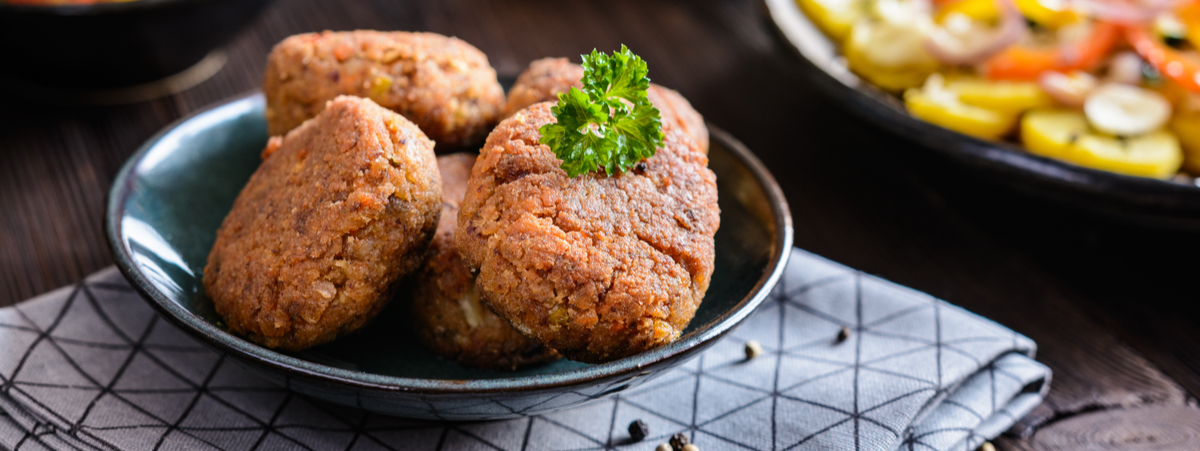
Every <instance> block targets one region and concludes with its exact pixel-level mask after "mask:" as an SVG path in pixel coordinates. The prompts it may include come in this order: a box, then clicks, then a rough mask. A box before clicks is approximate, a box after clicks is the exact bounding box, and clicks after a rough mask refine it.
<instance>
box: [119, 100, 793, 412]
mask: <svg viewBox="0 0 1200 451" xmlns="http://www.w3.org/2000/svg"><path fill="white" fill-rule="evenodd" d="M710 127H711V126H710ZM710 130H711V132H712V144H711V147H712V149H711V150H710V154H709V158H710V165H709V166H710V167H711V168H712V169H713V171H714V172H716V174H717V185H718V189H719V194H720V205H721V228H720V230H719V231H718V232H717V237H716V247H717V255H716V270H715V271H714V273H713V277H712V284H711V287H710V288H709V290H708V293H707V295H706V296H705V298H704V302H703V303H702V304H701V306H700V309H699V311H697V312H696V317H695V319H693V320H692V322H691V324H690V326H689V327H688V329H687V330H685V331H684V334H683V336H682V337H680V339H679V340H677V341H675V342H674V343H671V344H670V345H667V346H663V347H661V348H657V349H654V350H651V351H647V352H644V353H641V354H638V355H635V356H632V357H628V358H625V359H621V360H617V361H614V362H609V363H604V364H598V365H589V364H584V363H579V362H572V361H559V362H556V363H552V364H548V365H544V366H540V367H535V368H531V369H527V370H523V371H518V372H511V373H502V372H493V371H485V370H476V369H469V368H465V367H462V366H460V365H458V364H457V363H455V362H452V361H447V360H443V359H441V358H439V357H437V356H435V355H433V354H431V353H429V352H427V351H425V350H424V349H423V348H422V347H421V346H420V344H419V343H418V342H417V340H416V338H415V337H414V336H413V335H412V334H411V332H410V331H409V328H408V327H407V321H406V318H404V310H405V309H403V308H396V307H397V306H401V305H403V304H404V303H405V299H403V296H404V292H405V290H403V289H402V290H400V291H401V294H400V295H399V296H400V298H398V299H396V300H395V302H393V303H392V305H391V307H390V308H389V309H387V310H385V311H384V313H383V314H382V315H381V316H380V317H379V318H378V319H377V320H376V321H375V322H373V323H372V324H371V325H370V326H368V327H366V328H364V329H363V330H362V331H360V332H359V333H357V334H354V335H351V336H348V337H344V338H342V339H339V340H337V341H335V342H333V343H330V344H326V345H322V346H318V347H314V348H311V349H308V350H305V351H303V352H298V353H282V352H277V351H273V350H270V349H267V348H263V347H260V346H258V345H256V344H254V343H251V342H249V341H246V340H243V339H242V338H239V337H238V336H236V335H233V334H231V333H229V332H228V331H226V330H225V329H224V328H223V327H222V326H221V324H222V323H221V319H220V317H218V316H217V315H216V313H215V312H214V310H213V307H212V302H211V301H210V300H209V298H208V297H207V296H205V294H204V287H203V285H202V283H201V274H202V271H203V270H204V263H205V261H206V259H207V257H208V252H209V249H210V248H211V247H212V243H213V240H214V239H215V236H216V231H217V228H218V227H219V226H220V225H221V220H222V219H224V217H225V215H226V213H228V212H229V209H230V207H231V206H232V205H233V200H234V198H235V197H237V194H238V192H239V191H240V190H241V189H242V186H243V185H244V184H245V183H246V181H247V180H248V179H249V178H250V174H251V173H253V172H254V170H255V168H257V167H258V163H259V152H261V151H262V148H263V146H265V145H266V142H267V131H266V121H265V119H264V118H263V98H262V96H261V95H258V94H255V95H250V96H246V97H242V98H240V99H236V100H233V101H231V102H229V103H225V104H223V105H220V106H217V107H215V108H212V109H209V110H207V111H204V112H201V113H199V114H196V115H194V116H192V117H190V118H187V119H184V120H182V121H180V122H178V123H176V124H174V125H171V126H170V127H167V129H166V130H165V131H163V132H161V133H159V134H158V135H157V136H155V137H153V138H151V139H150V141H149V142H147V143H146V145H144V146H143V147H142V148H141V150H139V151H138V152H137V153H136V154H134V156H133V157H132V158H130V160H129V162H127V163H126V164H125V167H124V168H122V169H121V172H120V174H118V175H117V179H116V181H115V182H114V183H113V188H112V192H111V193H110V194H109V196H110V197H109V203H108V212H107V218H106V223H105V224H106V228H107V233H108V239H109V245H110V246H111V247H112V250H113V254H114V256H115V258H116V261H117V266H118V267H120V269H121V272H123V273H124V274H125V277H127V278H128V279H129V280H130V281H131V282H132V283H133V285H134V287H136V288H137V289H138V290H139V292H141V294H142V295H143V296H144V297H145V298H146V300H147V301H148V302H150V304H151V305H153V306H154V307H155V308H157V309H158V311H159V312H160V313H161V314H162V315H163V316H165V317H167V318H168V319H170V320H171V321H173V322H174V323H175V324H176V325H178V326H179V327H181V328H182V329H184V330H186V331H188V332H190V333H192V334H193V335H195V336H196V337H198V338H200V339H201V340H202V341H204V342H206V343H208V344H210V345H211V346H212V347H214V348H216V349H217V350H219V351H221V352H224V353H227V354H228V355H230V356H232V357H235V361H237V362H239V363H241V364H242V365H243V366H245V367H246V368H248V369H250V370H251V371H253V372H255V373H257V374H259V375H261V376H263V377H265V378H267V379H270V380H273V381H275V382H278V383H279V384H281V385H284V386H287V387H290V388H292V389H293V390H295V391H297V392H299V393H302V394H306V395H309V396H312V397H315V398H320V399H324V400H327V401H331V402H335V403H339V404H344V405H349V406H358V407H361V408H364V409H367V410H371V411H375V412H380V413H385V414H390V415H397V416H405V417H413V418H430V419H449V420H482V419H498V418H508V417H515V416H521V415H532V414H538V413H543V412H548V411H552V410H557V409H563V408H567V407H572V406H576V405H579V404H582V403H585V402H588V401H591V400H595V399H599V398H601V397H604V396H606V395H609V394H612V393H616V392H619V391H622V390H625V389H628V388H631V387H635V386H637V385H640V384H641V383H643V382H645V381H647V380H649V379H651V378H652V377H654V376H655V375H656V374H658V373H659V372H661V371H663V370H666V369H668V368H671V367H673V366H676V365H679V364H681V363H683V362H685V361H687V360H688V359H690V358H691V357H694V356H696V355H697V354H698V353H699V352H700V351H702V350H704V349H706V348H708V347H709V346H712V345H713V344H714V343H716V342H717V340H719V339H720V338H721V337H723V336H725V335H726V334H728V333H729V332H730V331H732V330H733V329H734V328H735V327H737V325H738V323H740V322H741V321H742V320H743V319H745V318H746V317H747V316H748V315H750V313H751V312H753V311H754V309H755V308H756V307H758V305H759V304H760V303H762V301H763V299H764V298H765V297H766V296H767V294H768V292H769V291H770V290H771V288H772V287H774V286H775V282H776V281H777V280H778V278H779V275H780V273H781V272H782V271H783V267H784V265H785V264H786V263H787V257H788V251H789V249H791V246H792V219H791V215H790V213H789V212H788V207H787V203H786V201H785V200H784V198H783V194H782V193H781V192H780V190H779V187H778V186H776V184H775V181H774V179H772V177H771V175H770V174H769V173H768V172H767V170H766V169H765V168H764V167H763V166H762V164H761V163H759V161H758V159H756V158H755V157H754V156H753V155H751V153H750V151H749V150H747V149H746V148H745V147H744V146H742V144H741V143H738V142H737V141H736V140H734V139H733V138H732V137H730V136H729V135H728V134H726V133H724V132H722V131H721V130H719V129H716V128H711V129H710Z"/></svg>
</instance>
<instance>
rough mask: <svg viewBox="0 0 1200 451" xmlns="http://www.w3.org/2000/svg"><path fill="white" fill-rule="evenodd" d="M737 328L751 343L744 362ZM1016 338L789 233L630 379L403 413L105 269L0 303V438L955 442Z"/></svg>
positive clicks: (994, 393)
mask: <svg viewBox="0 0 1200 451" xmlns="http://www.w3.org/2000/svg"><path fill="white" fill-rule="evenodd" d="M843 328H847V329H848V331H849V333H848V334H843V336H842V337H841V339H839V332H840V331H842V329H843ZM750 340H754V341H757V342H759V343H761V345H762V347H763V349H764V352H763V353H762V355H760V356H758V357H757V358H754V359H750V360H747V359H746V358H745V355H744V345H745V344H746V343H747V342H748V341H750ZM1033 353H1034V343H1033V342H1032V341H1031V340H1029V339H1028V338H1026V337H1024V336H1021V335H1019V334H1017V333H1016V332H1013V331H1011V330H1008V329H1006V328H1004V327H1002V326H1000V325H998V324H996V323H993V322H991V321H988V320H986V319H984V318H980V317H978V316H976V315H974V314H971V313H970V312H967V311H965V310H962V309H960V308H958V307H955V306H953V305H950V304H947V303H945V302H943V301H940V300H937V299H934V298H932V297H930V296H929V295H926V294H923V293H920V292H917V291H914V290H911V289H908V288H905V287H902V286H899V285H895V284H892V283H890V282H887V281H884V280H881V279H879V278H876V277H872V276H870V275H865V274H862V273H860V272H857V271H854V270H852V269H849V268H846V267H845V266H842V265H839V264H837V263H833V262H830V261H828V260H825V259H824V258H821V257H818V256H816V255H813V254H810V253H807V252H804V251H801V250H794V251H793V253H792V256H791V263H790V264H789V265H788V267H787V269H786V272H785V274H784V277H783V278H782V280H781V282H780V284H779V285H778V286H777V287H776V288H775V290H774V291H773V293H772V295H771V297H770V298H769V299H768V300H767V301H766V302H765V303H764V304H763V306H762V307H761V308H760V309H759V311H758V312H756V313H755V314H754V315H753V316H752V317H751V318H749V319H748V320H747V321H746V323H745V324H743V325H742V326H741V327H740V328H739V329H738V330H737V331H736V332H735V333H734V334H733V335H732V336H731V337H728V338H727V339H725V340H723V341H722V342H720V343H718V344H717V345H715V346H714V347H713V348H712V349H710V350H708V351H706V352H705V353H704V354H702V355H701V356H700V357H698V358H696V359H694V360H692V361H691V362H689V363H687V364H685V365H682V366H681V367H679V368H676V369H673V370H671V371H668V372H667V373H666V374H663V375H661V376H660V377H658V378H657V379H655V380H652V381H650V382H647V383H645V384H643V385H642V386H640V387H638V388H637V389H635V390H631V391H630V392H623V393H620V394H617V395H614V396H611V397H609V398H604V399H602V400H599V401H596V402H593V403H591V404H588V405H585V406H583V407H579V408H576V409H572V410H566V411H562V412H557V413H553V414H547V415H540V416H536V417H529V418H522V419H517V420H508V421H498V422H481V423H439V422H427V421H412V420H404V419H397V418H390V417H384V416H380V415H374V414H370V413H367V412H363V411H360V410H355V409H350V408H345V407H340V406H332V405H328V404H324V403H321V402H317V401H312V400H308V399H306V398H304V397H302V396H299V395H296V394H293V393H291V392H289V391H287V390H286V389H283V388H281V387H278V386H275V385H272V384H269V383H267V382H265V381H263V380H261V379H258V378H257V377H255V376H253V375H251V374H249V373H248V372H246V371H245V370H243V369H242V368H240V367H239V366H238V365H237V364H236V363H235V362H234V361H233V360H232V359H227V358H225V357H224V356H222V355H219V354H217V353H215V352H213V351H212V350H210V349H208V348H206V347H204V346H202V345H200V344H199V343H198V342H197V341H195V340H193V339H192V338H191V337H189V336H187V335H186V334H185V333H183V332H181V331H180V330H178V329H176V328H175V327H174V326H172V325H171V324H170V323H168V322H167V321H165V320H163V319H161V318H159V317H158V315H157V314H155V312H154V311H153V310H152V309H151V308H150V307H149V306H148V305H147V304H146V303H145V302H144V301H143V300H142V299H141V298H139V296H138V295H137V294H136V293H135V292H134V291H133V290H132V289H131V288H130V287H129V285H128V284H127V283H126V281H125V280H124V278H122V277H121V275H120V274H119V273H118V272H117V271H116V270H115V269H111V268H110V269H107V270H104V271H101V272H99V273H97V274H95V275H93V276H91V277H88V278H87V279H86V280H84V281H81V282H80V283H79V284H78V285H75V286H73V287H67V288H62V289H59V290H57V291H54V292H51V293H49V294H46V295H43V296H40V297H38V298H36V299H32V300H29V301H27V302H24V303H21V304H18V305H17V306H16V307H10V308H5V309H0V449H14V450H22V451H24V450H42V449H55V450H57V449H92V448H100V449H222V450H249V449H312V450H324V449H346V450H368V449H391V450H410V449H411V450H416V449H445V450H451V449H497V450H535V449H539V450H540V449H575V450H585V449H595V450H601V449H622V450H624V449H636V450H652V449H654V447H655V446H657V444H659V443H662V442H665V441H666V440H667V438H668V437H670V436H671V435H672V434H675V433H680V432H682V433H684V434H686V435H688V436H689V437H690V439H691V441H692V443H696V444H697V445H698V446H699V447H700V449H703V450H718V449H721V450H724V449H752V450H787V449H796V450H810V449H811V450H817V449H822V450H823V449H855V450H878V451H892V450H937V451H940V450H973V449H975V448H976V447H978V446H979V445H980V444H981V443H982V442H983V441H985V440H987V439H990V438H993V437H995V436H996V435H998V434H1000V433H1002V432H1003V431H1005V430H1006V429H1007V428H1008V427H1010V426H1011V425H1012V424H1013V423H1014V422H1015V421H1016V420H1017V419H1018V418H1020V417H1021V416H1023V415H1024V414H1025V413H1027V412H1028V411H1029V410H1030V409H1032V408H1033V407H1034V406H1036V405H1037V404H1038V403H1039V402H1041V400H1042V397H1043V395H1044V394H1045V392H1046V390H1048V388H1049V380H1050V372H1049V370H1048V369H1047V368H1046V367H1045V366H1043V365H1041V364H1039V363H1037V362H1036V361H1034V360H1033V359H1032V356H1033ZM636 419H641V420H643V421H645V422H646V423H648V424H649V426H650V431H651V434H650V436H649V437H647V438H646V439H645V440H643V441H641V442H632V441H631V440H630V438H629V435H628V433H627V432H626V427H627V425H628V424H629V423H630V422H632V421H633V420H636Z"/></svg>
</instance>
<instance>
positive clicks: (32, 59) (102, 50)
mask: <svg viewBox="0 0 1200 451" xmlns="http://www.w3.org/2000/svg"><path fill="white" fill-rule="evenodd" d="M268 3H270V0H135V1H130V2H122V3H99V4H91V5H62V6H29V5H10V4H4V3H3V0H0V54H2V55H4V59H5V61H8V63H9V64H6V67H5V70H4V71H3V73H0V78H2V79H4V80H5V81H6V82H9V83H16V84H18V85H22V86H28V87H47V88H55V89H69V90H88V89H113V88H124V87H129V86H136V85H141V84H146V83H150V82H153V81H157V80H162V79H164V78H167V77H170V76H172V75H175V74H179V73H181V72H183V71H185V70H187V69H188V68H190V67H192V66H195V65H197V63H199V62H200V61H201V60H203V59H204V58H205V56H207V55H208V54H209V53H210V52H212V51H213V50H214V49H216V48H217V47H219V46H221V45H222V44H224V43H225V42H226V41H228V40H229V39H230V38H231V37H233V35H234V34H235V33H237V32H238V31H239V30H241V29H242V27H243V26H245V25H246V24H247V23H249V22H250V21H251V20H252V19H254V17H255V16H256V15H257V14H258V12H259V11H261V10H262V9H263V7H264V6H266V5H267V4H268Z"/></svg>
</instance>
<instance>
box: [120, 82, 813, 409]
mask: <svg viewBox="0 0 1200 451" xmlns="http://www.w3.org/2000/svg"><path fill="white" fill-rule="evenodd" d="M264 102H265V101H264V98H263V95H262V93H261V92H260V91H258V90H254V91H251V92H249V93H246V94H242V95H239V96H235V97H233V98H230V99H227V100H224V101H219V102H217V103H216V104H214V105H210V106H208V107H205V108H203V109H200V110H198V111H196V112H193V113H191V114H189V115H186V116H184V117H182V118H180V119H178V120H176V121H174V122H172V123H170V124H168V125H167V126H165V127H164V128H163V129H162V130H160V131H159V132H158V133H156V134H155V135H154V136H152V137H150V138H149V139H147V140H146V142H145V143H143V144H142V145H141V146H140V147H139V148H138V150H137V151H136V152H134V153H133V154H132V155H131V156H130V157H129V159H128V160H126V162H125V163H124V164H123V165H122V167H121V170H120V171H119V172H118V173H117V175H116V177H115V178H114V179H113V185H112V188H111V189H110V190H109V193H108V201H107V206H106V208H105V220H104V229H105V238H106V240H105V241H106V242H107V244H108V246H109V250H110V252H111V253H112V255H113V257H114V260H115V261H116V266H117V268H118V269H119V270H120V271H121V273H122V274H123V275H124V276H125V277H126V279H128V280H129V281H130V282H132V283H131V285H132V286H133V288H134V289H135V290H136V291H137V292H138V294H139V295H141V297H142V298H143V299H144V300H145V301H146V302H147V303H149V304H150V305H151V306H152V307H154V309H155V310H156V311H157V312H158V313H159V314H160V315H162V316H163V317H165V318H166V319H167V320H169V321H170V322H171V323H173V324H174V325H175V326H177V327H179V328H180V329H183V330H185V331H187V332H188V333H189V334H191V335H192V336H195V337H197V338H199V339H201V341H202V342H204V343H206V344H208V345H209V346H210V347H213V348H215V349H216V350H218V352H221V353H224V354H226V355H228V356H231V357H234V358H236V359H239V360H243V361H245V362H247V363H249V364H251V365H256V366H266V367H270V368H271V369H273V370H276V371H278V372H280V373H282V374H286V375H287V376H288V377H297V378H301V379H309V380H315V381H321V382H330V383H335V384H338V385H343V386H349V387H353V388H358V389H365V390H372V391H386V392H404V393H414V394H487V393H527V392H537V391H544V390H548V389H554V388H562V387H570V386H576V385H582V384H587V383H594V382H602V381H605V380H611V379H613V378H619V377H623V376H632V377H638V376H640V375H643V374H644V372H645V370H647V369H649V368H652V367H657V366H659V365H662V364H669V363H671V362H675V361H676V360H678V358H680V357H687V356H689V355H691V354H693V353H695V352H696V351H699V350H703V349H704V348H707V346H708V345H711V344H713V343H715V342H716V340H718V339H720V338H721V337H723V336H725V335H726V334H728V333H730V332H732V331H733V330H734V329H736V327H737V326H738V325H739V324H741V322H742V320H743V319H745V318H746V317H748V316H749V315H750V314H751V313H753V312H754V311H755V310H757V308H758V307H759V306H760V305H761V304H762V302H763V301H764V300H765V299H766V298H767V297H768V296H769V295H770V293H771V290H772V289H773V288H774V287H775V285H776V283H777V282H778V281H779V278H780V277H781V275H782V274H783V271H784V268H785V267H786V266H787V262H788V258H789V257H790V255H791V249H792V244H793V234H794V231H793V227H792V216H791V211H790V208H789V206H788V204H787V200H786V199H785V198H784V195H783V191H782V189H781V188H780V187H779V185H778V184H777V183H776V181H775V178H774V177H773V176H772V175H771V173H770V172H769V171H768V170H767V169H766V167H765V166H764V165H763V164H762V162H761V161H759V160H758V158H757V157H755V156H754V154H753V153H751V152H750V150H749V149H748V148H746V146H745V145H743V144H742V143H741V142H740V141H738V140H737V139H735V138H734V137H733V136H732V135H730V134H729V133H727V132H725V131H724V130H722V129H720V128H718V127H715V126H714V125H712V124H708V127H709V133H710V135H711V136H712V137H713V139H714V141H719V142H721V143H722V145H723V146H725V147H726V148H728V150H729V151H730V154H731V156H733V157H734V158H736V159H738V160H739V161H741V162H742V163H743V164H744V165H745V167H746V168H747V170H748V171H749V172H750V173H751V175H752V176H753V177H754V178H755V180H756V181H757V182H758V183H759V185H760V186H762V187H763V190H764V192H765V194H766V197H767V200H768V202H769V204H770V205H769V206H770V208H771V214H772V219H773V222H774V227H775V232H774V237H773V241H774V243H776V244H777V248H776V249H773V250H772V251H771V255H770V258H769V259H768V261H767V268H768V270H767V271H766V272H765V273H764V274H763V275H762V276H760V277H759V279H758V281H757V282H756V284H755V285H754V287H753V288H752V289H751V291H750V292H749V294H747V295H746V296H745V297H743V298H742V299H741V301H739V302H738V304H737V305H736V306H734V307H733V308H731V309H730V310H729V311H727V312H725V313H724V314H722V315H720V316H718V317H717V318H715V319H714V320H713V322H712V323H711V325H710V326H708V327H706V328H704V329H701V330H697V331H693V332H692V333H690V334H687V335H685V336H683V337H680V338H679V339H678V340H676V341H674V342H672V343H670V344H667V345H665V346H661V347H658V348H655V349H652V350H649V351H645V352H642V353H639V354H636V355H633V356H630V357H626V358H623V359H619V360H615V361H612V362H607V363H602V364H596V365H591V366H587V367H584V368H577V369H573V370H568V371H563V372H558V373H549V374H537V375H528V376H518V377H501V378H494V379H469V380H457V379H430V378H415V377H398V376H388V375H383V374H376V373H368V372H365V371H358V370H349V369H344V368H336V367H332V366H329V365H324V364H321V363H317V362H312V361H308V360H304V359H301V358H299V357H295V356H291V355H287V354H283V353H280V352H277V351H274V350H271V349H268V348H265V347H262V346H259V345H257V344H254V343H252V342H249V341H247V340H245V339H243V338H241V337H238V336H236V335H234V334H232V333H230V332H227V331H225V330H222V329H221V328H219V327H217V326H216V325H214V324H212V323H209V322H208V321H205V320H204V319H203V318H201V317H199V316H198V315H196V314H194V313H192V312H191V311H188V310H187V309H185V308H183V306H181V305H180V304H178V303H175V302H174V301H172V300H170V298H168V297H167V296H166V295H165V294H163V293H162V292H161V291H159V290H158V289H157V288H155V286H154V285H153V284H151V283H150V282H149V280H148V279H147V278H146V277H145V276H144V275H143V274H142V273H141V272H139V271H138V270H137V269H136V267H135V266H134V264H133V258H132V255H131V254H130V253H129V249H128V248H127V247H126V246H125V245H124V244H123V240H122V237H121V224H120V222H121V221H120V219H121V218H122V217H123V215H124V211H125V208H124V204H125V201H126V199H128V197H129V196H130V194H131V193H132V192H133V187H132V178H131V175H132V174H133V173H134V172H135V171H136V167H137V166H138V164H139V163H140V162H141V161H142V160H143V159H144V157H145V156H146V154H147V153H148V152H149V151H150V150H151V149H153V148H155V147H156V146H157V145H158V144H159V143H161V142H162V141H163V139H164V138H166V137H167V136H168V135H170V134H171V133H172V132H174V131H176V130H178V129H179V127H180V126H181V125H183V124H185V123H187V122H189V121H191V120H193V119H196V118H198V117H201V116H204V115H207V114H213V113H216V112H218V111H221V110H223V109H227V108H239V107H240V108H254V107H256V106H257V105H258V104H261V103H264ZM680 363H681V362H680Z"/></svg>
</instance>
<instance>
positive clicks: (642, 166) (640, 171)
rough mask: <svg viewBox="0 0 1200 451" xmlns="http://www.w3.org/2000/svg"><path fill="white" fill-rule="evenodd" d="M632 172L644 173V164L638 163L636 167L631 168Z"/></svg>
mask: <svg viewBox="0 0 1200 451" xmlns="http://www.w3.org/2000/svg"><path fill="white" fill-rule="evenodd" d="M633 170H635V171H637V172H638V173H639V174H641V173H643V172H646V163H645V162H642V163H638V164H637V166H634V167H633Z"/></svg>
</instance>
